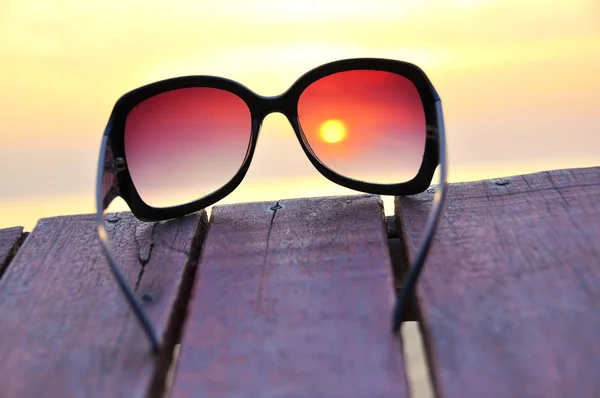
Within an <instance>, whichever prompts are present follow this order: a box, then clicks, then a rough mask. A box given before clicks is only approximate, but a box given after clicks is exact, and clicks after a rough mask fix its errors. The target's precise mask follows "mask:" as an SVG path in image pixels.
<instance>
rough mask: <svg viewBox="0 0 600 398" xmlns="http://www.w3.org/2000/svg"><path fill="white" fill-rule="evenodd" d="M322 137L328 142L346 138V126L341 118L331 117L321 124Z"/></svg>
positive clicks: (332, 142) (333, 142)
mask: <svg viewBox="0 0 600 398" xmlns="http://www.w3.org/2000/svg"><path fill="white" fill-rule="evenodd" d="M320 132H321V139H322V140H323V141H324V142H327V143H328V144H336V143H338V142H340V141H343V140H345V139H346V126H344V123H342V122H341V121H340V120H337V119H329V120H327V121H325V122H323V124H322V125H321V131H320Z"/></svg>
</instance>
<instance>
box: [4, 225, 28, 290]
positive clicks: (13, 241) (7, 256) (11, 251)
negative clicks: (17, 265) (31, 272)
mask: <svg viewBox="0 0 600 398" xmlns="http://www.w3.org/2000/svg"><path fill="white" fill-rule="evenodd" d="M22 237H23V227H13V228H5V229H0V278H1V277H2V274H3V273H4V269H5V268H6V267H7V266H8V263H9V262H10V260H11V259H12V258H13V256H14V255H15V253H16V250H17V249H18V246H19V243H20V242H21V239H22Z"/></svg>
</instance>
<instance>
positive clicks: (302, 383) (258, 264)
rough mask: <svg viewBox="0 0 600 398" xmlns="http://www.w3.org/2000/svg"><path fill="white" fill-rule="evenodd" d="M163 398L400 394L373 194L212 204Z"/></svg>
mask: <svg viewBox="0 0 600 398" xmlns="http://www.w3.org/2000/svg"><path fill="white" fill-rule="evenodd" d="M199 269H200V271H199V279H197V285H196V286H195V288H194V293H193V294H194V295H193V301H192V303H191V304H190V315H189V317H188V321H187V322H186V325H185V331H184V335H183V339H182V343H181V354H180V359H179V361H178V363H177V368H176V371H175V378H174V385H173V390H172V394H171V396H172V397H176V398H181V397H197V396H201V397H261V398H267V397H403V396H407V387H406V376H405V373H404V364H403V360H402V356H401V343H400V341H399V340H398V339H396V338H394V337H393V336H392V335H391V333H390V332H389V327H390V323H389V322H390V309H391V305H392V297H393V281H392V271H391V264H390V258H389V252H388V245H387V236H386V230H385V223H384V217H383V208H382V203H381V201H380V199H379V198H377V197H373V196H358V197H357V196H354V197H344V198H340V197H337V198H319V199H302V200H285V201H280V202H277V203H274V202H273V203H254V204H244V205H232V206H223V207H216V208H214V209H213V212H212V215H211V227H210V231H209V233H208V236H207V238H206V243H205V247H204V251H203V256H202V259H201V265H200V268H199Z"/></svg>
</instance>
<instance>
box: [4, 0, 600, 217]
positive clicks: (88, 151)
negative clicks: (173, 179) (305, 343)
mask: <svg viewBox="0 0 600 398" xmlns="http://www.w3.org/2000/svg"><path fill="white" fill-rule="evenodd" d="M599 4H600V2H599V1H598V0H570V1H559V0H522V1H519V0H506V1H502V0H482V1H475V0H405V1H396V0H392V1H375V0H364V1H351V0H345V1H322V0H302V1H280V0H279V1H276V0H270V1H266V0H265V1H260V0H259V1H245V0H239V1H220V2H216V1H211V2H208V1H188V2H183V1H180V2H176V1H172V2H158V1H154V0H151V1H140V0H120V1H112V0H111V1H106V0H105V1H102V2H86V1H81V0H77V1H75V0H64V1H53V2H47V1H32V0H2V1H1V2H0V140H1V141H0V142H1V145H0V181H1V182H2V190H1V191H0V227H6V226H11V225H16V224H25V225H26V226H27V227H28V228H31V227H32V226H33V224H34V223H35V220H36V219H37V218H39V217H41V216H50V215H53V214H68V213H79V212H89V211H92V210H93V198H94V196H93V194H94V192H93V189H94V177H95V167H96V161H97V156H98V147H99V144H100V136H101V134H102V131H103V128H104V126H105V123H106V120H107V118H108V116H109V113H110V111H111V109H112V106H113V104H114V102H115V101H116V100H117V99H118V97H119V96H120V95H122V94H123V93H125V92H126V91H128V90H130V89H133V88H135V87H137V86H139V85H142V84H146V83H149V82H151V81H154V80H158V79H162V78H166V77H172V76H177V75H182V74H219V75H223V76H226V77H229V78H233V79H237V80H239V81H240V82H242V83H244V84H246V85H247V86H249V87H250V88H251V89H253V90H254V91H256V92H258V93H261V94H266V95H270V94H277V93H279V92H282V91H283V90H285V89H286V88H287V87H288V86H289V85H290V84H291V83H292V82H293V81H294V80H295V79H296V78H297V77H298V76H300V75H301V74H302V73H303V72H305V71H307V70H309V69H310V68H312V67H314V66H317V65H319V64H321V63H324V62H328V61H332V60H335V59H339V58H346V57H357V56H380V57H389V58H396V59H401V60H406V61H411V62H415V63H417V64H418V65H419V66H421V67H422V68H423V69H424V70H425V71H426V72H427V73H428V75H429V76H430V78H431V80H432V81H433V83H434V85H435V86H436V88H437V89H438V91H439V93H440V95H441V97H442V99H443V101H444V107H445V113H446V125H447V126H446V127H447V134H448V144H449V157H450V179H451V180H453V181H457V180H470V179H476V178H484V177H489V176H500V175H509V174H515V173H524V172H531V171H536V170H543V169H549V168H562V167H577V166H591V165H600V151H599V150H598V149H597V148H600V134H599V133H600V111H599V110H600V97H599V96H598V94H597V93H598V92H600V76H599V75H598V72H597V71H598V70H600V51H599V50H600V6H599ZM273 165H277V167H275V168H274V167H273ZM307 187H309V188H307ZM307 189H309V190H308V191H307ZM342 192H344V193H347V192H349V191H346V190H344V189H341V188H338V187H336V186H334V185H333V184H331V183H329V182H328V181H326V180H324V179H323V178H322V177H320V175H319V174H318V173H317V172H316V171H314V170H313V169H312V166H311V165H310V163H309V162H308V160H307V159H305V157H304V155H303V153H302V152H301V149H300V148H299V146H298V143H297V141H296V139H295V137H294V135H293V132H292V130H291V128H290V127H289V125H288V124H286V121H285V119H284V118H283V117H281V116H280V115H272V116H269V117H268V118H267V119H266V121H265V123H264V125H263V131H262V133H261V140H260V141H259V143H258V148H257V153H256V155H255V159H254V162H253V165H252V167H251V169H250V172H249V174H248V176H247V181H245V182H244V183H243V184H242V186H241V187H240V188H239V190H238V191H236V193H235V194H233V195H232V196H231V197H229V198H228V199H227V201H246V200H262V199H264V200H270V199H279V198H283V197H292V196H306V195H320V194H332V193H342Z"/></svg>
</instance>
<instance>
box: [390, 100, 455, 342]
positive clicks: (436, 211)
mask: <svg viewBox="0 0 600 398" xmlns="http://www.w3.org/2000/svg"><path fill="white" fill-rule="evenodd" d="M435 105H436V112H437V120H438V145H439V156H440V182H439V187H438V189H437V191H436V192H435V194H434V196H433V201H432V205H431V210H430V211H429V216H428V217H427V222H426V225H425V231H426V232H425V238H424V239H423V242H422V244H421V247H420V249H419V251H418V253H417V255H416V256H415V258H414V261H413V264H412V266H411V268H410V269H409V271H408V274H407V276H406V279H405V281H404V286H403V287H402V290H400V292H399V293H398V294H397V296H396V303H395V305H394V309H393V312H392V333H394V334H395V333H397V332H398V330H399V329H400V325H401V324H402V320H403V319H404V313H405V311H406V307H407V306H408V305H409V303H410V302H411V299H412V298H413V297H414V291H415V286H416V284H417V281H418V280H419V276H420V275H421V271H422V270H423V265H424V264H425V260H426V259H427V255H428V254H429V249H430V247H431V243H432V242H433V237H434V235H435V231H436V228H437V225H438V221H439V219H440V214H441V210H442V207H443V204H444V199H445V197H446V174H447V165H446V162H447V159H446V133H445V131H444V115H443V112H442V102H441V100H439V99H438V100H437V101H436V103H435Z"/></svg>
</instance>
